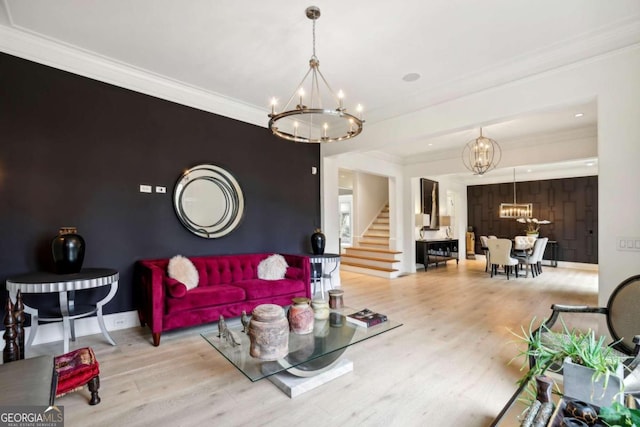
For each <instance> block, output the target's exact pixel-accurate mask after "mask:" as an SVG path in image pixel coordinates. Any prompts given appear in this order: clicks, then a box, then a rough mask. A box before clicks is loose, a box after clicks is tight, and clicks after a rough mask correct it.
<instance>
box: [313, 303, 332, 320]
mask: <svg viewBox="0 0 640 427" xmlns="http://www.w3.org/2000/svg"><path fill="white" fill-rule="evenodd" d="M311 308H313V317H314V319H316V320H327V319H328V318H329V302H328V301H325V300H323V299H314V300H313V301H311Z"/></svg>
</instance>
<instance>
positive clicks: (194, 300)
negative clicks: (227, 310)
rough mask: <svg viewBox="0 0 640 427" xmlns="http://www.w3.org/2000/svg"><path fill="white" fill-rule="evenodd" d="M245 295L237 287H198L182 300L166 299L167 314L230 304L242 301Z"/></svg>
mask: <svg viewBox="0 0 640 427" xmlns="http://www.w3.org/2000/svg"><path fill="white" fill-rule="evenodd" d="M245 299H247V295H246V293H245V291H244V289H242V288H240V287H238V286H231V285H219V286H198V287H197V288H195V289H192V290H190V291H189V292H187V293H186V295H184V296H183V297H182V298H167V299H166V304H167V312H168V313H172V312H176V311H184V310H193V309H196V308H202V307H211V306H215V305H221V304H231V303H235V302H240V301H244V300H245Z"/></svg>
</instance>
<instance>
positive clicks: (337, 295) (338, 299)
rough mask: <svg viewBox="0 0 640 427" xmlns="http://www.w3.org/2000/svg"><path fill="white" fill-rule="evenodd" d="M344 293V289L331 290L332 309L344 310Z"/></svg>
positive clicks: (330, 301)
mask: <svg viewBox="0 0 640 427" xmlns="http://www.w3.org/2000/svg"><path fill="white" fill-rule="evenodd" d="M343 295H344V291H343V290H342V289H331V290H329V307H330V308H342V307H344V301H343V299H342V296H343Z"/></svg>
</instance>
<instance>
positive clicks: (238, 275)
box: [136, 253, 311, 346]
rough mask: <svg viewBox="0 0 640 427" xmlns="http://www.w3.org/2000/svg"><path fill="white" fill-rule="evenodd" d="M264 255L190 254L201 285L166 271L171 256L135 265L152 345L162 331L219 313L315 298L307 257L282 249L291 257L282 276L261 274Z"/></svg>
mask: <svg viewBox="0 0 640 427" xmlns="http://www.w3.org/2000/svg"><path fill="white" fill-rule="evenodd" d="M269 255H272V254H270V253H265V254H241V255H213V256H200V257H188V258H189V259H190V260H191V262H192V263H193V265H194V266H195V267H196V269H197V270H198V286H197V287H196V288H194V289H191V290H189V291H187V288H186V286H185V285H184V284H182V283H180V282H178V281H177V280H174V279H172V278H170V277H169V276H168V275H167V266H168V264H169V258H164V259H154V260H140V261H138V262H137V264H136V282H137V283H136V286H137V287H138V289H137V291H138V298H139V301H138V314H139V316H140V323H141V325H142V326H145V325H146V324H148V325H149V327H150V328H151V335H152V337H153V345H155V346H158V345H160V335H161V334H162V332H164V331H169V330H172V329H178V328H184V327H187V326H195V325H200V324H203V323H209V322H215V321H217V320H218V319H219V318H220V315H222V316H224V317H225V318H232V317H238V316H240V315H241V314H242V311H243V310H244V311H246V312H247V313H248V314H250V313H251V311H253V309H254V308H255V307H256V306H257V305H260V304H267V303H269V304H278V305H281V306H286V305H289V304H291V299H292V298H293V297H302V296H304V297H307V298H310V297H311V287H310V275H309V258H308V257H306V256H299V255H286V254H282V255H283V256H284V258H285V260H286V261H287V264H288V265H289V267H288V268H287V272H286V275H285V277H284V279H280V280H262V279H259V278H258V273H257V271H258V264H259V263H260V261H262V260H263V259H265V258H267V257H268V256H269Z"/></svg>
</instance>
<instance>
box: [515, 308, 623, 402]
mask: <svg viewBox="0 0 640 427" xmlns="http://www.w3.org/2000/svg"><path fill="white" fill-rule="evenodd" d="M534 321H535V319H534V320H532V322H531V324H530V325H529V330H528V331H526V330H525V329H524V327H523V328H522V335H519V334H516V333H514V335H516V336H517V337H518V338H519V341H520V342H524V343H525V344H526V345H527V348H526V349H525V350H521V351H520V353H519V354H518V355H517V356H516V357H515V358H514V359H517V358H519V357H522V356H524V357H525V362H524V363H523V365H522V367H521V368H520V369H521V370H523V369H524V368H525V367H526V366H527V364H529V365H531V366H530V369H529V371H528V372H527V373H526V374H525V375H524V376H523V377H522V378H521V379H520V381H519V384H523V383H531V382H533V381H534V379H535V377H536V376H539V375H543V374H544V373H545V372H547V371H553V372H559V371H560V370H562V371H563V389H564V394H565V395H566V396H569V397H572V398H574V399H578V400H582V401H584V402H587V403H591V404H593V405H596V406H609V405H611V403H612V402H613V401H614V400H615V401H619V402H622V398H623V393H622V386H623V383H622V374H623V371H622V370H623V363H622V362H623V360H624V359H625V358H626V357H625V356H622V355H619V354H618V353H616V352H615V351H614V349H613V348H612V347H611V346H608V345H606V344H605V337H604V336H601V337H600V338H596V336H595V333H594V332H593V331H592V330H589V331H587V332H581V331H578V330H575V329H572V330H569V329H568V328H567V326H566V325H565V323H564V322H562V330H561V331H559V332H556V331H551V330H550V329H549V328H547V327H546V326H545V325H544V324H543V325H542V326H540V328H538V329H536V330H534V329H533V323H534Z"/></svg>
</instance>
